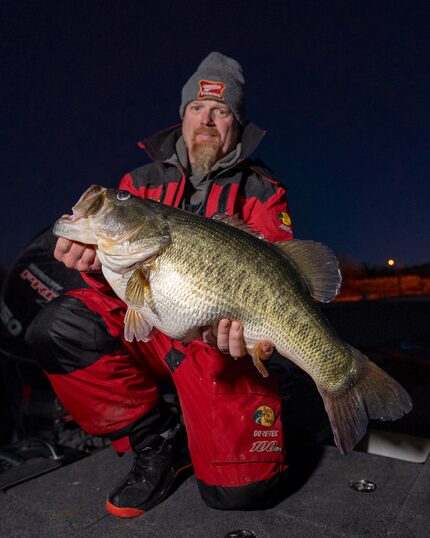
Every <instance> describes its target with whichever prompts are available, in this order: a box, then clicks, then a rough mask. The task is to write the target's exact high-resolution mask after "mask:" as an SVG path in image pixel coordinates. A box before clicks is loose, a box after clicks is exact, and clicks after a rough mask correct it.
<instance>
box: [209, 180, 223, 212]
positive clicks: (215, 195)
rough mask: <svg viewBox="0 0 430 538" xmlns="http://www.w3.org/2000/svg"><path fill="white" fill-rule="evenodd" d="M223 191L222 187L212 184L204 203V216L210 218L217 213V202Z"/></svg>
mask: <svg viewBox="0 0 430 538" xmlns="http://www.w3.org/2000/svg"><path fill="white" fill-rule="evenodd" d="M222 190H223V186H222V185H217V184H213V185H212V187H211V190H210V193H209V196H208V201H207V203H206V216H207V217H209V218H212V217H213V216H214V214H215V213H217V211H218V200H219V197H220V195H221V192H222Z"/></svg>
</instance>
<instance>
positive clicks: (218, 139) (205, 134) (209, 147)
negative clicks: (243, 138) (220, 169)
mask: <svg viewBox="0 0 430 538" xmlns="http://www.w3.org/2000/svg"><path fill="white" fill-rule="evenodd" d="M182 135H183V137H184V141H185V144H186V146H187V148H188V156H189V159H190V163H191V164H192V165H193V168H195V169H196V170H199V171H201V172H204V173H207V172H208V171H209V170H210V168H211V166H212V165H213V164H214V163H215V162H216V161H217V160H219V159H221V157H224V155H227V154H228V153H230V151H232V150H233V148H234V147H235V146H236V144H237V142H238V140H239V135H240V126H239V123H238V121H237V120H236V118H235V116H234V114H233V113H232V111H231V110H230V108H229V107H228V106H226V105H223V104H222V103H219V102H218V101H211V100H204V101H191V102H190V103H188V105H187V107H186V109H185V113H184V119H183V122H182Z"/></svg>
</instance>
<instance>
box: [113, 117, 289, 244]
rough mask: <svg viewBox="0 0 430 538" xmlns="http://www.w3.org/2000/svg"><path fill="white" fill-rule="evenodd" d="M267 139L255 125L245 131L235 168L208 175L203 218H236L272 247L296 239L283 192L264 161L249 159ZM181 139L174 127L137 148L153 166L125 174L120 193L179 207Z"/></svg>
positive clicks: (182, 181) (182, 172) (182, 189)
mask: <svg viewBox="0 0 430 538" xmlns="http://www.w3.org/2000/svg"><path fill="white" fill-rule="evenodd" d="M264 134H265V132H264V131H263V130H261V129H260V128H259V127H257V126H256V125H254V124H252V123H248V124H247V125H246V126H245V128H244V130H243V133H242V138H241V143H242V154H241V158H240V159H239V161H238V162H236V163H235V164H234V165H233V166H232V167H230V168H226V169H223V170H220V171H218V172H215V173H213V174H210V177H209V181H210V187H209V190H208V194H207V197H206V200H205V201H204V204H203V205H202V211H201V212H202V214H203V215H205V216H207V217H212V216H213V215H214V214H215V213H227V214H230V215H232V214H237V215H238V216H239V218H240V219H241V220H243V221H244V222H245V223H246V224H249V225H250V226H251V227H252V228H253V229H256V230H258V231H260V232H262V233H263V235H264V236H265V238H266V239H267V240H268V241H270V242H274V241H287V240H289V239H291V238H292V236H293V233H292V227H291V219H290V215H289V211H288V205H287V200H286V197H285V189H284V188H283V187H282V186H281V185H280V184H279V183H278V181H277V179H276V178H275V177H274V176H273V173H272V172H271V171H270V170H269V169H268V168H267V167H266V166H265V165H264V163H263V162H262V161H260V160H255V161H253V160H251V159H249V156H250V155H251V153H252V152H253V151H254V150H255V149H256V147H257V146H258V144H259V143H260V141H261V139H262V137H263V136H264ZM180 136H181V127H180V126H174V127H170V128H169V129H166V130H164V131H161V132H159V133H157V134H156V135H154V136H152V137H150V138H148V139H146V140H144V141H142V142H140V143H139V146H140V147H142V148H144V149H145V150H146V152H147V154H148V155H149V157H150V158H151V159H153V161H154V162H152V163H150V164H146V165H144V166H141V167H139V168H136V169H135V170H133V171H132V172H129V173H128V174H126V175H125V176H124V177H123V178H122V180H121V182H120V185H119V188H120V189H124V190H128V191H130V192H131V193H132V194H134V195H136V196H141V197H142V198H152V199H153V200H157V201H160V202H161V203H164V204H166V205H170V206H175V207H181V206H182V202H183V198H184V192H185V183H186V171H185V170H184V169H183V168H182V166H181V165H180V164H179V162H178V161H177V159H173V158H172V157H173V156H174V155H175V144H176V141H177V140H178V138H179V137H180Z"/></svg>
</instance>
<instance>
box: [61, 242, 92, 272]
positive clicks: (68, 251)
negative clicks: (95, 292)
mask: <svg viewBox="0 0 430 538" xmlns="http://www.w3.org/2000/svg"><path fill="white" fill-rule="evenodd" d="M54 257H55V259H57V260H58V261H59V262H63V263H64V265H65V266H66V267H68V268H69V269H76V270H78V271H83V272H97V271H100V270H101V268H102V266H101V263H100V261H99V259H98V258H97V254H96V249H95V247H94V246H92V245H84V244H83V243H78V242H77V241H70V239H66V238H65V237H59V238H58V241H57V244H56V246H55V250H54Z"/></svg>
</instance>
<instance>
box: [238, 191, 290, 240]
mask: <svg viewBox="0 0 430 538" xmlns="http://www.w3.org/2000/svg"><path fill="white" fill-rule="evenodd" d="M235 212H237V213H238V214H239V216H240V217H241V219H242V220H243V221H244V222H245V223H246V224H249V226H250V227H251V228H253V229H256V230H258V231H260V232H262V234H263V235H264V237H265V239H266V240H267V241H269V242H270V243H274V242H275V241H289V240H290V239H292V238H293V229H292V225H291V223H290V224H289V225H288V226H286V225H284V224H283V223H282V221H281V214H282V213H285V214H286V215H287V216H288V217H287V218H288V219H289V217H290V212H289V209H288V204H287V199H286V197H285V189H283V188H282V187H279V188H278V189H277V191H276V192H275V194H274V195H273V196H272V197H271V198H269V199H268V200H267V201H266V202H264V203H263V202H261V201H260V200H258V199H257V198H248V199H247V200H244V199H243V198H241V197H238V198H237V200H236V211H235ZM289 220H290V219H289Z"/></svg>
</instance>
